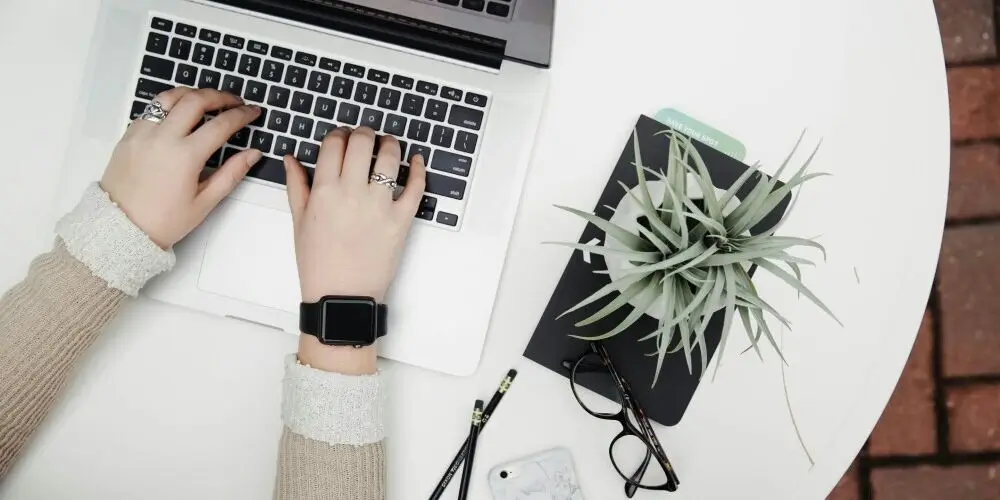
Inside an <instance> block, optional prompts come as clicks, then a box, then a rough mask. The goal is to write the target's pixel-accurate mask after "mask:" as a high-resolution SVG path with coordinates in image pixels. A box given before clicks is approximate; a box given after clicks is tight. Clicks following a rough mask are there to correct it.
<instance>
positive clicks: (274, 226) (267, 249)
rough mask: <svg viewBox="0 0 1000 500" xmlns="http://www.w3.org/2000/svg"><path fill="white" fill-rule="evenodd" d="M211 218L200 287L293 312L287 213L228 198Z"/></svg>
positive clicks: (294, 280) (295, 291)
mask: <svg viewBox="0 0 1000 500" xmlns="http://www.w3.org/2000/svg"><path fill="white" fill-rule="evenodd" d="M212 217H213V219H214V221H213V224H212V228H211V235H210V236H209V239H208V246H207V247H206V248H205V259H204V260H203V261H202V264H201V274H200V276H199V277H198V288H200V289H201V290H204V291H206V292H210V293H215V294H219V295H224V296H226V297H231V298H234V299H238V300H243V301H247V302H252V303H254V304H258V305H261V306H265V307H272V308H276V309H282V310H285V311H288V312H297V311H298V309H299V295H300V293H299V277H298V271H297V268H296V266H295V246H294V242H293V236H292V216H291V214H289V213H288V212H284V211H280V210H274V209H270V208H266V207H261V206H259V205H253V204H250V203H246V202H242V201H237V200H233V199H231V198H230V199H228V200H226V201H225V202H223V204H222V205H220V206H219V208H218V210H217V212H216V213H215V214H213V216H212Z"/></svg>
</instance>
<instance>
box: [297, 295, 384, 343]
mask: <svg viewBox="0 0 1000 500" xmlns="http://www.w3.org/2000/svg"><path fill="white" fill-rule="evenodd" d="M387 312H388V311H387V308H386V306H385V304H379V303H377V302H375V299H373V298H372V297H354V296H344V295H328V296H326V297H323V298H322V299H319V302H315V303H311V304H307V303H305V302H303V303H302V304H301V305H300V306H299V329H300V330H302V333H305V334H307V335H312V336H314V337H316V338H317V339H319V341H320V343H321V344H323V345H339V346H353V347H364V346H369V345H372V344H374V343H375V340H376V339H378V338H379V337H382V336H385V332H386V316H387Z"/></svg>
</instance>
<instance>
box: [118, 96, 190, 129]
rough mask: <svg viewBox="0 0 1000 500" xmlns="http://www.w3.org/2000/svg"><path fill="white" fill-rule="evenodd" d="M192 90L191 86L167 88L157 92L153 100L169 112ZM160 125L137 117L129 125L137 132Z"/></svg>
mask: <svg viewBox="0 0 1000 500" xmlns="http://www.w3.org/2000/svg"><path fill="white" fill-rule="evenodd" d="M190 92H194V89H192V88H190V87H174V88H172V89H170V90H165V91H163V92H160V93H159V94H157V96H156V97H154V98H153V100H154V101H156V102H158V103H160V106H162V107H163V110H164V111H166V112H168V113H169V112H170V110H172V109H174V106H176V105H177V103H178V102H179V101H180V100H181V98H183V97H184V96H185V95H187V94H188V93H190ZM159 125H160V124H159V123H155V122H151V121H149V120H140V119H138V118H137V119H135V120H134V121H133V122H132V125H131V126H130V127H129V132H132V133H137V132H142V131H149V130H154V129H156V127H157V126H159Z"/></svg>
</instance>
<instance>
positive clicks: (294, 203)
mask: <svg viewBox="0 0 1000 500" xmlns="http://www.w3.org/2000/svg"><path fill="white" fill-rule="evenodd" d="M285 188H286V190H287V191H288V208H289V209H291V211H292V220H293V221H299V220H302V213H303V212H305V210H306V204H307V203H309V181H308V179H306V172H305V169H304V168H303V167H302V164H301V163H299V160H296V159H295V157H294V156H292V155H287V156H285Z"/></svg>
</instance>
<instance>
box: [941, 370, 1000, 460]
mask: <svg viewBox="0 0 1000 500" xmlns="http://www.w3.org/2000/svg"><path fill="white" fill-rule="evenodd" d="M948 426H949V431H948V433H949V435H950V441H949V444H950V448H951V451H968V452H973V451H997V450H1000V385H992V384H991V385H978V386H970V387H956V388H952V389H949V390H948Z"/></svg>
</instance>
